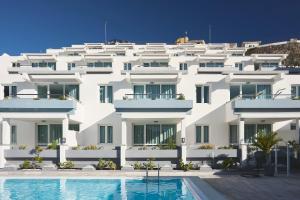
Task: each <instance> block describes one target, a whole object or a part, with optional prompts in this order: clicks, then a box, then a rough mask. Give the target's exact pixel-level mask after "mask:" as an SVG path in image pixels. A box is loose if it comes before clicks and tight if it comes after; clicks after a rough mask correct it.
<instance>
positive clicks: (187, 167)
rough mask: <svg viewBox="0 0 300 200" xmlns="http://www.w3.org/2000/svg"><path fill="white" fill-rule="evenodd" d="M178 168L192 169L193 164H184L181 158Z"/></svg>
mask: <svg viewBox="0 0 300 200" xmlns="http://www.w3.org/2000/svg"><path fill="white" fill-rule="evenodd" d="M179 168H180V169H181V170H183V171H185V172H186V171H189V170H192V169H193V164H192V162H189V163H187V164H184V162H183V161H182V159H180V160H179Z"/></svg>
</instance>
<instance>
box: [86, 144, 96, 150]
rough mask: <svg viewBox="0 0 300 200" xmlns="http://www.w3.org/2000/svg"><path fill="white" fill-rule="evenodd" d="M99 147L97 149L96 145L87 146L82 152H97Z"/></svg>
mask: <svg viewBox="0 0 300 200" xmlns="http://www.w3.org/2000/svg"><path fill="white" fill-rule="evenodd" d="M99 149H100V147H97V146H96V145H89V146H85V147H83V150H99Z"/></svg>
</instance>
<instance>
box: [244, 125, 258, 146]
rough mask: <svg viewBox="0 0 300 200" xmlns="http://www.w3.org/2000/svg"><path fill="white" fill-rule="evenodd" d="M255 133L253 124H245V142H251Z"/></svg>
mask: <svg viewBox="0 0 300 200" xmlns="http://www.w3.org/2000/svg"><path fill="white" fill-rule="evenodd" d="M255 135H256V126H255V124H245V142H247V143H252V142H253V139H254V137H255Z"/></svg>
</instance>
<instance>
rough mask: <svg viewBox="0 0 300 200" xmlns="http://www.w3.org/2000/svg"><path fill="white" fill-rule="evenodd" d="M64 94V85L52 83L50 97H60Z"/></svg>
mask: <svg viewBox="0 0 300 200" xmlns="http://www.w3.org/2000/svg"><path fill="white" fill-rule="evenodd" d="M63 96H64V86H63V85H59V84H55V85H50V98H54V99H59V98H62V97H63Z"/></svg>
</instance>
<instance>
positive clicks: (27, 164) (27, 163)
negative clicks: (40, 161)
mask: <svg viewBox="0 0 300 200" xmlns="http://www.w3.org/2000/svg"><path fill="white" fill-rule="evenodd" d="M20 167H21V169H32V168H33V167H32V164H31V162H30V161H29V160H24V162H23V163H22V164H21V165H20Z"/></svg>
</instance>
